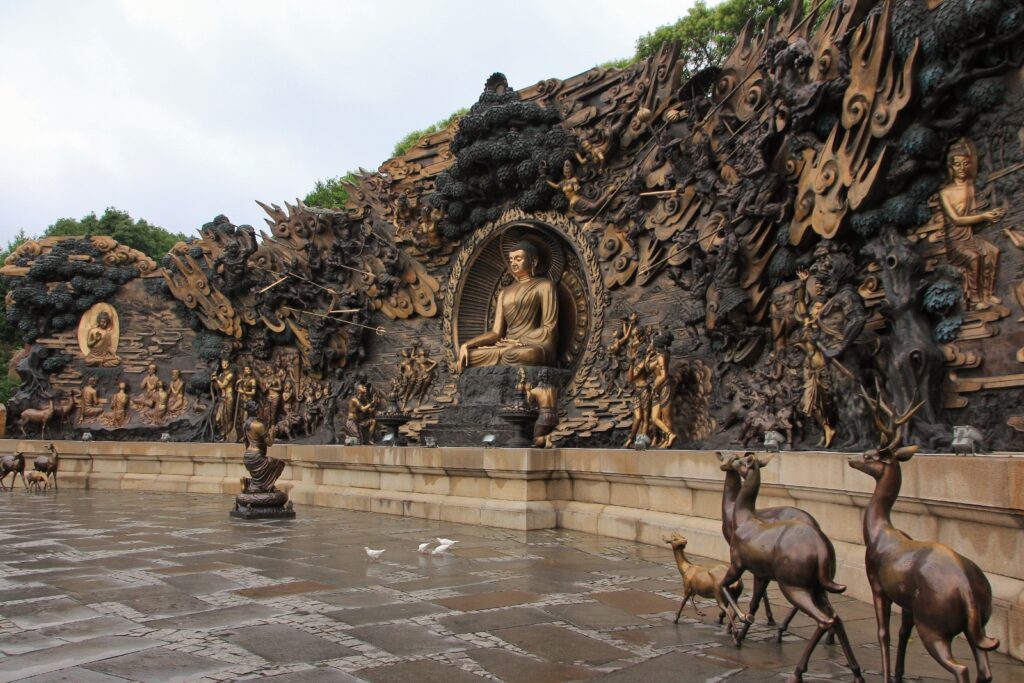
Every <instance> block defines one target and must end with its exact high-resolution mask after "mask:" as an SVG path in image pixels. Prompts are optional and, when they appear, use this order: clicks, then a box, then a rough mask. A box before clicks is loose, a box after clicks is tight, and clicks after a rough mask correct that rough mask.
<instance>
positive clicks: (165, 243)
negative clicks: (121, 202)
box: [43, 207, 185, 263]
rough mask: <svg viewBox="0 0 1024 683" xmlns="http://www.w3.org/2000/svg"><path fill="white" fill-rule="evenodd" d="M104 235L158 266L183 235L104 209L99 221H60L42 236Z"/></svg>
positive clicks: (91, 216)
mask: <svg viewBox="0 0 1024 683" xmlns="http://www.w3.org/2000/svg"><path fill="white" fill-rule="evenodd" d="M75 235H107V236H109V237H112V238H114V239H115V240H117V241H118V242H120V243H121V244H125V245H127V246H129V247H131V248H132V249H138V250H139V251H141V252H142V253H143V254H145V255H146V256H149V257H150V258H151V259H153V260H154V261H156V262H157V263H160V261H161V260H162V259H163V257H164V255H165V254H166V253H167V252H168V251H170V249H171V247H173V246H174V245H175V244H177V243H178V242H182V241H184V240H185V235H183V234H181V233H175V232H170V231H169V230H165V229H164V228H161V227H159V226H157V225H153V224H152V223H149V222H147V221H146V220H144V219H141V218H140V219H139V220H135V219H133V218H132V217H131V216H129V215H128V212H127V211H121V210H119V209H115V208H114V207H109V208H107V210H106V211H104V212H103V215H102V216H100V217H99V218H97V217H96V214H95V213H90V214H89V215H88V216H83V217H82V218H81V219H77V220H76V219H74V218H61V219H59V220H58V221H57V222H55V223H54V224H53V225H51V226H50V227H48V228H47V229H46V232H44V233H43V237H56V236H75Z"/></svg>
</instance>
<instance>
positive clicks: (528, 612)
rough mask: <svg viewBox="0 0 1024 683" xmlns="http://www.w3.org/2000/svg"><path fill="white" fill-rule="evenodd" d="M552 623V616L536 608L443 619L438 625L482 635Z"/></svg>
mask: <svg viewBox="0 0 1024 683" xmlns="http://www.w3.org/2000/svg"><path fill="white" fill-rule="evenodd" d="M550 621H553V618H552V617H551V615H550V614H548V613H546V612H544V611H542V610H539V609H536V608H534V607H510V608H508V609H497V610H488V611H486V612H472V613H469V614H459V615H457V616H453V617H443V618H441V619H438V620H437V623H439V624H440V625H441V626H443V627H444V628H445V629H447V630H449V631H451V632H452V633H480V632H485V631H495V630H498V629H503V628H513V627H515V626H529V625H531V624H544V623H547V622H550Z"/></svg>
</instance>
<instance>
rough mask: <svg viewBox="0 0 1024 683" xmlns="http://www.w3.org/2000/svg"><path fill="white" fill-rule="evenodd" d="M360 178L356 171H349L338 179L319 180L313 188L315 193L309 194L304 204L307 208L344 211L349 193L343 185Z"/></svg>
mask: <svg viewBox="0 0 1024 683" xmlns="http://www.w3.org/2000/svg"><path fill="white" fill-rule="evenodd" d="M358 178H359V175H358V174H357V173H356V172H355V171H349V172H348V173H346V174H345V175H341V176H338V177H337V178H327V179H326V180H318V181H316V184H315V185H314V186H313V191H312V192H310V193H309V194H307V195H306V196H305V197H304V198H303V200H302V203H303V204H305V205H306V206H316V207H319V208H321V209H336V210H340V209H344V208H345V202H347V201H348V191H347V190H346V189H345V186H344V185H343V184H342V183H351V182H354V181H355V180H356V179H358Z"/></svg>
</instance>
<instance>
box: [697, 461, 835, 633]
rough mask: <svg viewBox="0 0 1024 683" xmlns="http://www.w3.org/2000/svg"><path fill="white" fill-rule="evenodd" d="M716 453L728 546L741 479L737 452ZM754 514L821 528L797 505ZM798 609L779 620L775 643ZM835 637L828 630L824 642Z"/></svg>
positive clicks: (767, 606) (767, 611) (770, 619)
mask: <svg viewBox="0 0 1024 683" xmlns="http://www.w3.org/2000/svg"><path fill="white" fill-rule="evenodd" d="M717 455H718V461H719V462H720V463H721V464H720V467H721V469H722V471H723V472H725V486H724V488H723V489H722V536H724V537H725V542H726V543H728V544H729V545H730V547H731V546H732V539H733V536H734V535H735V531H736V499H737V498H738V497H739V494H740V488H741V486H742V481H741V480H740V475H739V473H738V472H737V471H736V470H734V469H733V468H732V464H733V462H735V461H736V459H737V456H736V454H735V453H730V454H729V455H725V454H723V453H718V454H717ZM753 455H754V454H753V453H752V452H750V451H747V452H746V453H744V457H752V456H753ZM757 515H758V517H760V518H761V519H762V520H764V521H766V522H771V521H785V520H788V521H792V522H800V523H803V524H809V525H811V526H813V527H814V528H815V529H818V530H819V531H820V530H821V527H819V526H818V520H816V519H814V517H812V516H811V515H809V514H808V513H806V512H804V511H803V510H801V509H800V508H795V507H790V506H788V505H780V506H778V507H770V508H762V509H759V510H758V511H757ZM825 541H826V542H827V543H828V547H829V550H830V552H829V555H830V557H831V558H832V562H833V565H832V567H831V568H830V571H831V572H832V575H833V576H834V575H835V571H836V569H835V550H834V549H833V548H832V542H831V541H829V540H828V537H827V536H826V537H825ZM756 581H757V579H756V577H755V582H756ZM769 583H771V582H770V581H765V585H764V588H765V589H767V588H768V584H769ZM761 595H763V596H764V611H765V614H766V615H767V617H768V624H769V625H774V624H775V617H774V616H773V615H772V606H771V605H770V604H769V603H768V593H767V592H766V590H762V591H761ZM756 596H758V592H757V589H756V588H755V590H754V593H753V594H752V595H751V598H750V614H751V618H752V615H754V614H757V608H758V607H759V606H760V601H758V602H755V600H754V599H755V597H756ZM798 611H799V610H798V609H797V608H796V607H794V608H792V609H791V610H790V611H789V614H788V615H786V618H785V619H783V620H782V624H781V625H780V626H779V630H778V634H777V635H776V640H777V641H778V642H780V643H781V642H782V634H783V633H785V632H786V629H788V628H789V624H790V622H791V621H793V617H795V616H796V613H797V612H798ZM834 638H835V634H834V633H833V632H831V631H829V634H828V639H827V640H826V642H827V643H829V644H831V643H832V642H833V641H834Z"/></svg>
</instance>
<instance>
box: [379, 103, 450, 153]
mask: <svg viewBox="0 0 1024 683" xmlns="http://www.w3.org/2000/svg"><path fill="white" fill-rule="evenodd" d="M468 111H469V109H466V108H465V107H463V108H462V109H459V110H458V111H457V112H455V113H453V114H452V115H451V116H449V117H447V118H444V119H441V120H440V121H438V122H437V123H435V124H433V125H430V126H427V127H426V128H424V129H423V130H414V131H413V132H411V133H409V134H408V135H406V136H405V137H404V138H402V139H401V140H399V141H398V142H397V143H395V149H394V150H393V151H392V152H391V156H392V157H400V156H402V155H403V154H405V153H406V152H408V151H409V150H410V149H411V148H412V146H413V145H415V144H416V143H417V142H419V141H420V139H421V138H423V137H426V136H427V135H432V134H433V133H437V132H439V131H442V130H444V129H445V128H447V127H448V126H450V125H451V124H452V122H453V121H455V120H456V119H460V118H462V117H463V115H464V114H465V113H466V112H468Z"/></svg>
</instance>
